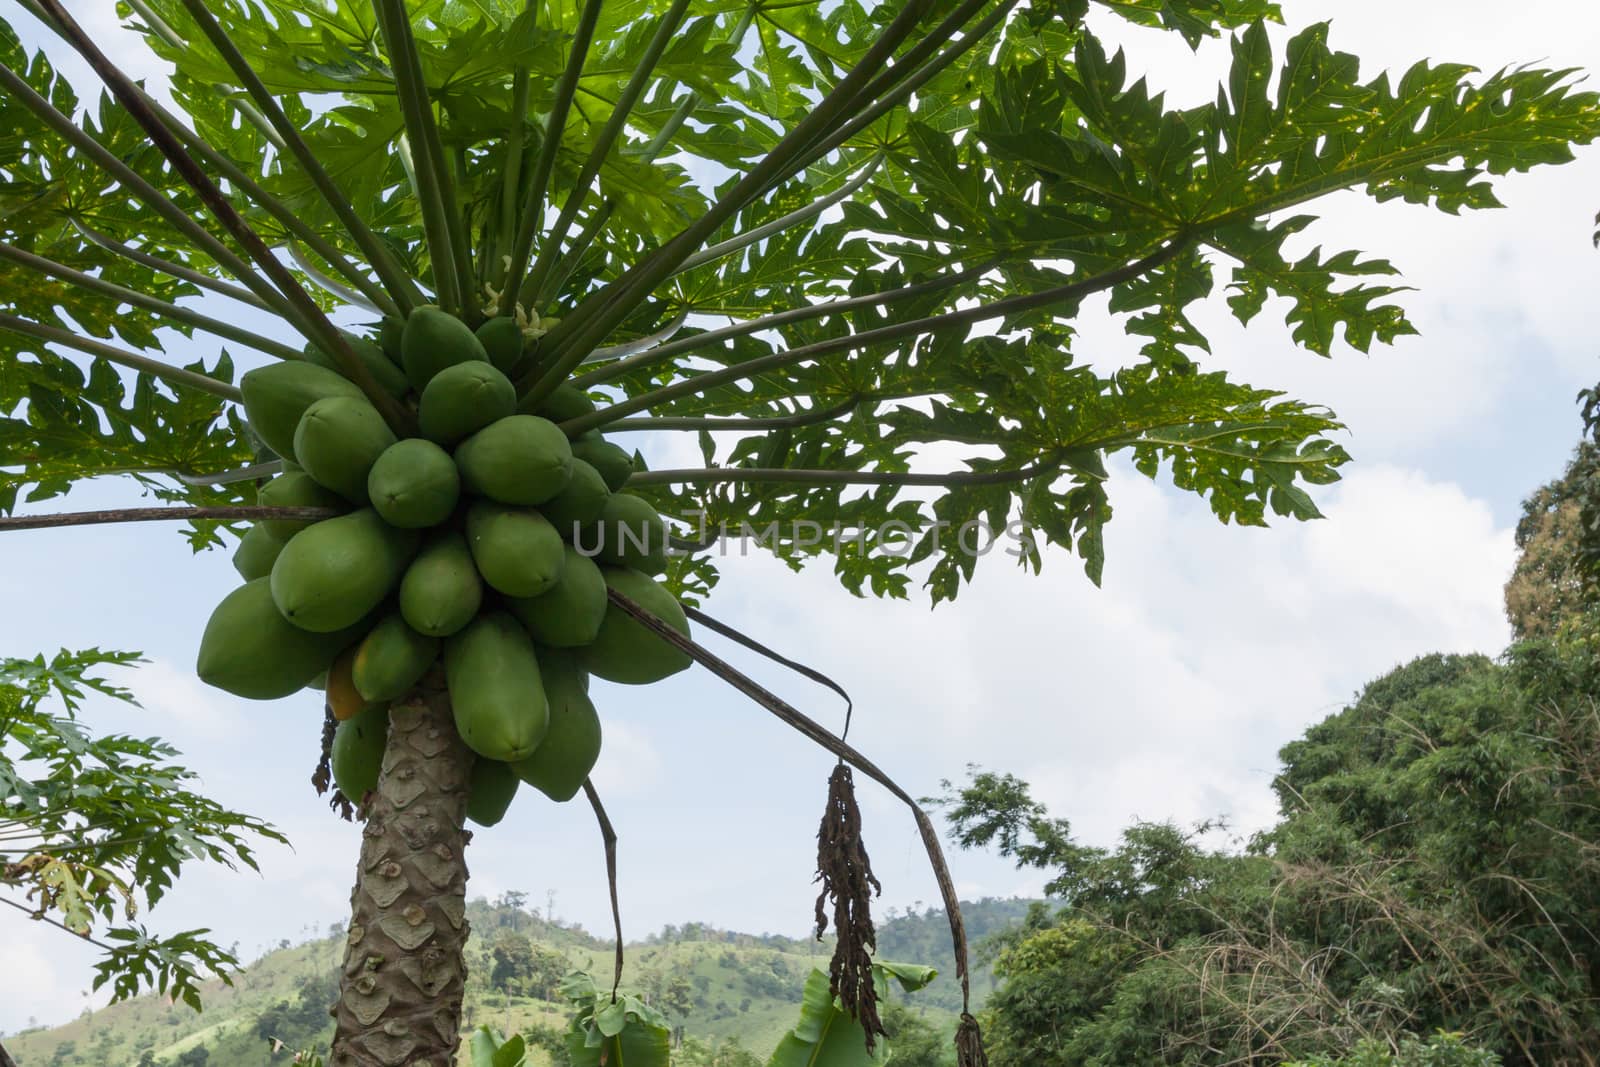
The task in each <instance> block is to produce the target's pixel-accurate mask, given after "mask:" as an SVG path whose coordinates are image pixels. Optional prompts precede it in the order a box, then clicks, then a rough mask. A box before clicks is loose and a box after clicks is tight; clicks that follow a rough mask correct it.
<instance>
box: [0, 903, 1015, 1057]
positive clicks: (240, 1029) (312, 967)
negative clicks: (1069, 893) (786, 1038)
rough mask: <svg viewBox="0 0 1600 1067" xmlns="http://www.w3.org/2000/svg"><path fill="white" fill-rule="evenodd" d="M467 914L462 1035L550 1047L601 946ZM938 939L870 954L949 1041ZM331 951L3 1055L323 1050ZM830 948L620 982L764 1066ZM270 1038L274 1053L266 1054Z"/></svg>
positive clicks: (689, 956)
mask: <svg viewBox="0 0 1600 1067" xmlns="http://www.w3.org/2000/svg"><path fill="white" fill-rule="evenodd" d="M1027 906H1028V902H1027V901H1020V900H984V901H979V902H976V903H973V904H967V905H963V912H964V914H965V915H966V919H967V926H968V932H969V936H970V938H971V940H972V942H973V943H974V945H976V944H977V943H978V942H979V941H980V940H981V939H982V938H984V937H986V936H988V935H990V934H992V933H995V932H997V931H999V930H1001V929H1004V928H1005V927H1007V926H1010V925H1013V924H1015V923H1017V922H1020V921H1021V919H1022V916H1023V915H1024V914H1025V913H1026V911H1027ZM468 917H469V919H470V920H471V923H472V939H471V941H470V942H469V944H468V948H467V953H468V957H467V958H468V961H469V965H470V968H471V974H470V977H469V980H468V986H467V999H466V1011H465V1026H467V1027H476V1026H478V1025H479V1024H481V1023H489V1024H491V1025H493V1026H495V1027H497V1028H499V1029H501V1030H503V1031H506V1032H511V1031H523V1032H529V1033H532V1034H534V1035H537V1034H538V1033H540V1032H543V1033H545V1034H546V1036H547V1037H553V1036H554V1032H556V1031H560V1030H562V1029H564V1028H565V1026H566V1022H567V1011H566V1005H565V1004H564V1003H562V1002H561V1001H560V1000H559V998H558V996H557V993H556V988H555V987H556V983H557V982H558V981H559V980H560V978H561V977H562V976H563V975H565V974H567V973H569V972H570V971H573V970H586V971H588V972H590V973H591V974H594V975H596V976H602V975H608V974H610V971H611V959H612V957H611V943H610V942H609V941H605V940H602V939H599V938H596V937H593V936H591V935H590V934H588V933H587V932H586V931H584V930H583V929H582V928H579V927H571V926H565V925H561V924H559V923H550V922H546V921H545V920H543V919H541V918H539V917H538V916H536V915H532V914H529V913H528V912H527V911H524V910H522V909H521V908H520V907H515V906H511V905H510V904H506V903H504V902H502V903H501V904H500V905H499V906H491V905H490V904H488V903H487V902H484V901H481V900H480V901H474V902H473V903H471V904H470V905H469V906H468ZM948 930H949V928H948V926H947V925H946V924H945V920H944V914H943V912H940V911H935V910H932V909H930V910H929V911H927V912H922V913H910V914H907V915H904V916H899V917H895V918H893V919H890V920H889V921H887V922H884V923H883V924H882V927H881V929H880V931H879V956H880V957H881V958H883V959H892V960H897V961H904V962H911V963H925V964H931V965H933V966H936V967H938V968H939V969H940V972H941V977H940V978H939V979H937V980H936V981H935V982H934V983H933V985H932V986H930V987H929V988H928V989H927V990H925V991H924V992H922V993H919V994H917V995H916V996H915V998H914V999H913V1002H912V1004H911V1005H910V1006H911V1007H912V1008H913V1009H914V1010H916V1011H917V1012H918V1013H919V1014H921V1015H922V1016H923V1017H924V1018H925V1019H926V1020H927V1021H928V1022H930V1023H933V1024H934V1025H936V1026H939V1027H940V1028H941V1029H951V1030H953V1028H954V1025H955V1011H956V1010H957V1008H958V1006H959V1004H960V992H959V988H958V987H957V985H956V983H955V980H954V975H953V965H952V961H951V958H950V949H949V942H948ZM343 948H344V939H343V937H342V936H333V937H327V938H323V939H320V940H315V941H308V942H306V943H304V944H299V945H293V946H289V947H284V948H280V949H277V950H275V951H272V952H268V953H267V954H266V955H264V956H262V957H261V958H260V959H258V960H256V961H254V962H253V963H251V964H249V965H248V966H247V967H245V969H244V970H243V972H242V973H240V974H238V975H236V976H235V977H234V982H233V985H232V987H228V986H224V985H223V984H222V983H221V982H212V983H209V984H208V985H207V986H206V988H205V992H204V996H205V1006H206V1010H205V1011H204V1012H203V1013H199V1014H197V1013H195V1012H193V1011H191V1010H189V1009H188V1008H187V1007H185V1006H184V1005H182V1004H177V1005H174V1004H171V1003H169V1002H168V1001H167V999H166V998H164V997H161V996H157V995H153V994H152V995H146V996H142V997H139V998H137V999H135V1000H132V1001H128V1002H126V1003H122V1004H117V1005H113V1006H111V1007H108V1008H104V1009H102V1010H100V1011H95V1012H87V1013H85V1014H84V1015H82V1016H81V1017H79V1018H78V1019H76V1020H74V1021H72V1022H70V1023H67V1024H66V1025H64V1026H58V1027H55V1028H53V1029H36V1030H30V1031H26V1032H24V1033H21V1034H18V1035H15V1036H12V1037H8V1038H6V1048H7V1050H8V1051H10V1052H11V1054H12V1056H13V1057H14V1058H15V1059H16V1061H17V1063H18V1065H19V1067H141V1065H142V1067H151V1065H162V1067H168V1065H171V1067H199V1065H205V1067H223V1065H225V1067H274V1065H284V1064H288V1063H290V1062H292V1060H293V1052H294V1050H295V1049H297V1048H305V1047H310V1046H313V1045H315V1046H318V1047H321V1048H324V1049H325V1048H326V1047H327V1043H328V1040H329V1038H330V1037H331V1035H332V1021H331V1020H330V1019H329V1017H328V1013H327V1008H328V1005H329V1004H331V1003H332V1002H333V999H334V996H335V993H336V990H337V983H338V979H337V972H338V965H339V960H340V958H341V955H342V953H343ZM831 951H832V946H831V945H830V944H826V943H818V942H815V941H810V940H805V939H796V938H789V937H782V936H775V935H752V934H743V933H735V932H731V931H726V930H720V929H716V928H714V927H711V926H707V925H705V924H702V923H687V924H685V925H683V926H679V927H674V926H669V927H667V928H666V929H664V930H662V931H661V932H659V933H657V934H653V935H651V936H650V937H649V938H647V939H646V940H645V941H643V942H640V943H636V944H632V945H629V946H628V953H627V959H628V964H627V972H626V974H627V984H628V985H629V986H631V987H633V988H634V989H636V990H639V991H641V992H643V993H645V994H646V995H647V996H648V997H649V998H650V1000H651V1002H652V1003H654V1004H655V1005H656V1006H657V1007H658V1008H661V1009H662V1010H663V1011H665V1012H666V1013H667V1015H668V1017H669V1018H670V1019H671V1020H672V1021H673V1023H674V1024H675V1025H676V1026H678V1027H681V1030H682V1034H683V1036H684V1037H685V1038H690V1039H693V1040H694V1041H698V1042H701V1043H704V1044H706V1045H718V1044H721V1043H723V1042H727V1041H737V1042H738V1044H740V1045H742V1046H743V1047H744V1048H745V1049H748V1050H750V1051H751V1052H753V1053H755V1054H756V1055H757V1056H759V1057H760V1058H761V1059H762V1060H763V1061H764V1060H765V1058H766V1056H767V1055H768V1054H769V1053H770V1052H771V1050H772V1048H773V1047H774V1046H775V1045H776V1044H777V1043H778V1040H779V1038H780V1037H781V1036H782V1035H783V1033H784V1031H785V1030H787V1029H788V1028H789V1027H790V1026H792V1025H793V1024H794V1019H795V1016H796V1013H797V1011H798V1010H799V1003H800V991H801V986H802V985H803V983H804V982H805V978H806V975H807V974H809V973H810V971H811V969H812V968H813V967H818V966H821V967H826V966H827V961H828V956H829V953H831ZM974 978H975V982H974V993H975V994H976V995H977V997H978V999H980V1000H981V998H982V997H983V996H984V995H986V994H987V992H988V991H989V990H990V989H992V987H993V979H992V977H991V975H990V974H989V972H988V968H987V967H985V966H975V968H974ZM541 1028H547V1029H545V1030H543V1031H541ZM272 1039H277V1040H278V1041H280V1042H282V1047H281V1049H280V1051H278V1052H277V1053H274V1052H273V1046H272V1044H271V1042H272ZM536 1062H537V1061H536Z"/></svg>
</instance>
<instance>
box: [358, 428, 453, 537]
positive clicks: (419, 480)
mask: <svg viewBox="0 0 1600 1067" xmlns="http://www.w3.org/2000/svg"><path fill="white" fill-rule="evenodd" d="M367 496H368V498H370V499H371V501H372V506H373V508H374V510H376V511H377V513H378V514H379V515H382V516H383V520H384V521H385V522H387V523H388V524H389V525H391V526H401V527H404V528H406V529H408V530H416V529H423V528H425V527H429V526H437V525H439V524H440V523H442V522H444V520H446V519H448V518H449V517H450V514H451V512H453V511H455V509H456V502H457V501H458V500H459V499H460V497H461V475H460V473H459V472H457V470H456V461H455V460H453V459H451V458H450V453H448V452H446V451H445V450H444V449H442V448H440V447H439V446H438V445H436V444H434V443H433V442H432V441H424V440H423V439H422V438H420V437H408V438H406V439H405V440H404V441H396V442H395V443H394V444H392V445H390V446H389V447H388V448H386V449H384V450H383V454H382V455H381V456H379V457H378V459H377V461H376V462H375V463H373V465H372V470H370V471H369V472H367Z"/></svg>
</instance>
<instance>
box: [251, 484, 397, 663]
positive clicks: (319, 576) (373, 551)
mask: <svg viewBox="0 0 1600 1067" xmlns="http://www.w3.org/2000/svg"><path fill="white" fill-rule="evenodd" d="M416 550H417V533H416V531H415V530H401V529H398V528H396V527H393V526H390V525H389V524H388V523H386V522H384V521H383V519H382V518H380V517H379V516H378V513H377V512H376V511H373V510H372V509H371V508H362V509H361V510H360V511H352V512H351V513H350V514H348V515H340V516H339V517H338V518H336V519H327V520H325V521H323V522H319V523H317V524H316V525H315V526H312V527H310V528H308V529H305V530H302V531H301V532H300V533H299V534H297V535H296V536H295V538H294V540H292V541H290V542H289V543H288V544H287V545H285V546H284V548H283V551H282V552H281V553H280V554H279V555H278V561H277V562H276V563H274V564H273V565H272V577H271V579H270V581H271V583H272V599H273V601H274V603H276V604H277V605H278V610H279V611H281V612H283V617H284V618H286V619H288V620H289V621H290V622H292V623H294V624H295V625H296V626H298V627H300V628H301V629H302V630H311V631H314V632H317V633H326V632H329V631H332V630H340V629H343V628H344V627H346V626H350V625H351V624H353V623H355V622H357V621H358V620H360V619H361V618H363V617H364V616H366V615H367V614H369V613H370V612H371V611H372V610H373V609H374V608H376V607H377V606H378V605H379V604H380V603H382V602H383V598H384V597H386V596H388V595H389V590H391V589H393V588H394V587H395V585H396V584H397V583H398V582H399V581H400V575H401V574H403V573H404V572H405V568H406V564H408V563H410V562H411V557H412V556H413V555H415V553H416Z"/></svg>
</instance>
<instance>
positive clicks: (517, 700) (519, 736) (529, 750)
mask: <svg viewBox="0 0 1600 1067" xmlns="http://www.w3.org/2000/svg"><path fill="white" fill-rule="evenodd" d="M444 671H445V684H446V685H447V687H448V688H449V691H450V706H451V710H452V711H453V713H454V715H455V722H456V732H457V733H458V734H460V735H461V739H462V740H463V741H465V742H466V744H467V747H468V748H470V749H472V751H474V752H476V753H477V754H478V755H480V756H484V757H486V758H488V759H494V760H504V761H507V762H511V761H514V760H522V759H527V758H528V757H529V756H531V755H533V753H534V750H535V749H537V748H538V747H539V742H540V741H541V740H543V738H544V734H545V730H547V729H548V728H549V726H550V706H549V704H548V703H547V701H546V699H545V695H544V683H543V681H542V679H541V678H540V675H539V660H538V658H537V657H536V656H535V654H534V651H533V641H532V640H531V639H530V638H529V637H528V634H527V632H526V631H524V630H523V629H522V626H521V624H519V623H518V622H517V620H516V619H514V618H512V617H511V616H510V615H508V614H506V613H505V612H503V611H494V612H487V613H485V614H483V615H479V616H478V617H477V618H476V619H473V620H472V622H470V623H468V624H467V626H466V628H465V629H463V630H462V631H461V632H460V633H458V634H456V635H455V636H454V637H452V638H450V639H449V640H448V641H446V642H445V646H444Z"/></svg>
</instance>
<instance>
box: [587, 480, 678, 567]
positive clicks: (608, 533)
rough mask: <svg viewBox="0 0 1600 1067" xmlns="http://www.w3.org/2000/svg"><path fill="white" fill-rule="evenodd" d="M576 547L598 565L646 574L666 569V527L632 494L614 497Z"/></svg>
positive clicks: (654, 512) (659, 516)
mask: <svg viewBox="0 0 1600 1067" xmlns="http://www.w3.org/2000/svg"><path fill="white" fill-rule="evenodd" d="M577 545H578V547H579V548H580V549H581V550H582V551H583V552H585V553H586V554H591V555H593V556H594V557H595V558H596V559H598V560H599V561H600V562H601V563H609V564H611V565H613V566H616V567H631V568H633V569H634V570H636V571H643V572H644V573H645V574H660V573H662V572H663V571H665V570H666V569H667V524H666V522H665V521H663V520H662V518H661V513H660V512H658V511H656V509H655V508H654V507H652V506H651V505H650V502H649V501H647V500H644V499H642V498H641V497H637V496H634V495H633V494H632V493H613V494H612V495H611V496H610V497H609V498H608V499H607V500H606V503H605V507H604V508H603V509H601V512H600V518H599V520H598V521H597V522H596V523H595V524H594V525H593V526H592V527H590V528H588V529H586V530H584V531H583V536H582V537H580V538H579V539H578V541H577Z"/></svg>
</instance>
